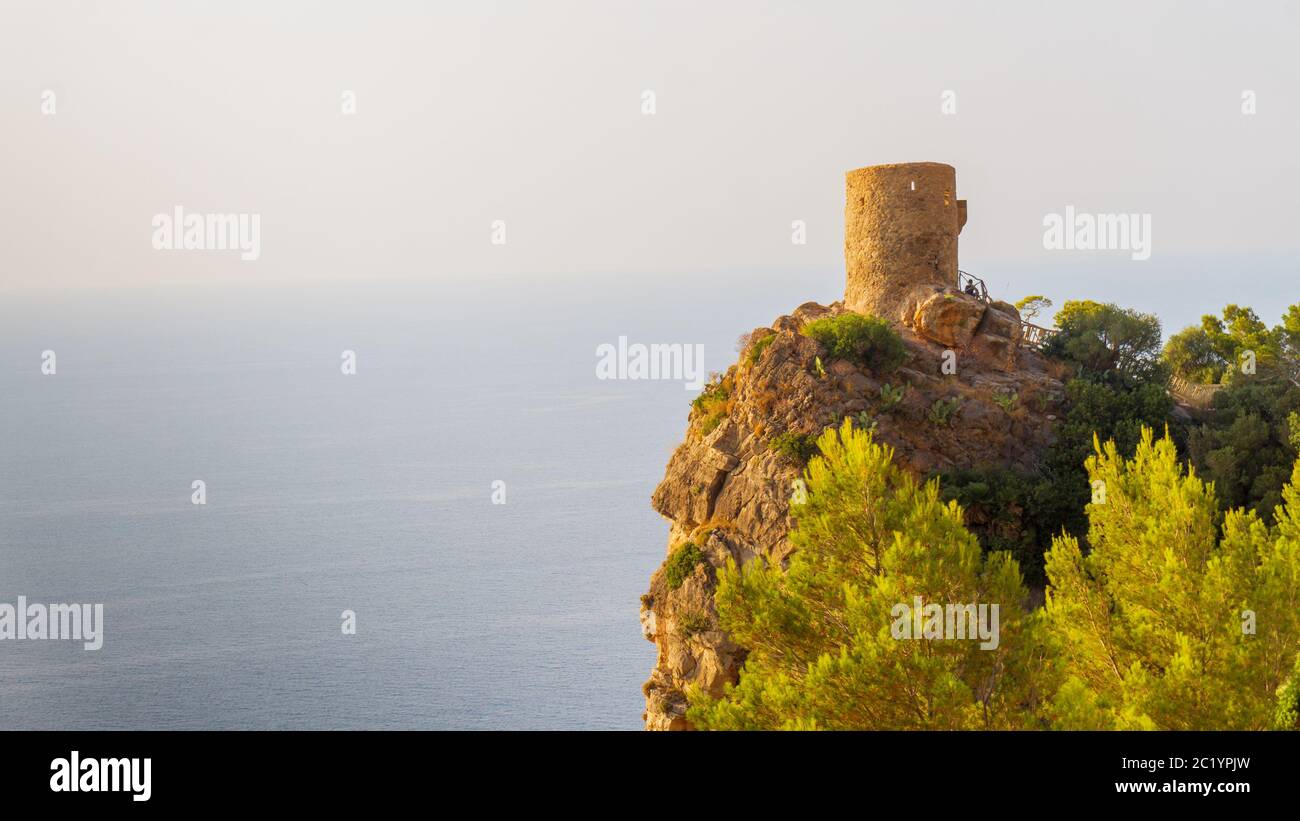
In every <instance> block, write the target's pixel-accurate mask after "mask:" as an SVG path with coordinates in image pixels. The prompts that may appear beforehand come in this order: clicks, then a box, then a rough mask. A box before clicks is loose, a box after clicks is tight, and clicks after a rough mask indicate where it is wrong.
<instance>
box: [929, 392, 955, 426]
mask: <svg viewBox="0 0 1300 821" xmlns="http://www.w3.org/2000/svg"><path fill="white" fill-rule="evenodd" d="M960 407H961V399H959V398H958V397H956V396H954V397H951V398H949V399H936V400H934V404H933V405H931V406H930V413H929V414H928V418H929V420H930V424H931V425H937V426H939V427H947V426H948V425H951V424H952V418H953V414H955V413H956V412H957V409H958V408H960Z"/></svg>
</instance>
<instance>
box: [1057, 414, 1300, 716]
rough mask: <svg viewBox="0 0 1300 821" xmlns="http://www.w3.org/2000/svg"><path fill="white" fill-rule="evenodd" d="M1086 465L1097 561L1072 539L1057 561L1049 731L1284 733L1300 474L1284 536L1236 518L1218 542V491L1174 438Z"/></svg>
mask: <svg viewBox="0 0 1300 821" xmlns="http://www.w3.org/2000/svg"><path fill="white" fill-rule="evenodd" d="M1087 468H1088V474H1089V477H1090V479H1091V481H1092V483H1093V487H1094V489H1095V493H1094V502H1093V503H1092V504H1090V505H1088V508H1087V513H1088V519H1089V530H1088V541H1089V543H1090V545H1091V548H1092V549H1091V553H1089V554H1088V555H1087V556H1084V555H1083V551H1082V550H1081V549H1080V546H1079V543H1078V541H1077V540H1076V539H1074V538H1072V537H1069V536H1061V537H1058V538H1057V539H1056V540H1055V541H1054V543H1053V546H1052V549H1051V550H1050V551H1049V552H1048V555H1047V577H1048V584H1049V586H1048V590H1047V604H1046V608H1045V612H1044V622H1045V628H1046V633H1047V641H1048V642H1049V645H1050V650H1051V652H1052V653H1053V654H1054V655H1055V657H1056V663H1055V664H1054V665H1053V668H1052V672H1051V674H1050V676H1049V677H1048V678H1047V679H1046V680H1045V681H1044V686H1045V687H1048V688H1049V689H1052V690H1054V696H1053V697H1052V698H1051V699H1050V702H1049V704H1048V705H1047V710H1046V712H1047V716H1048V718H1049V720H1050V721H1051V722H1052V725H1053V726H1055V727H1058V728H1063V729H1112V728H1114V729H1264V728H1267V727H1269V726H1273V725H1275V724H1276V723H1277V721H1279V720H1280V719H1279V714H1280V713H1281V712H1282V708H1281V707H1280V706H1279V702H1280V701H1285V699H1284V692H1283V691H1285V689H1286V687H1287V684H1288V681H1290V682H1292V688H1293V689H1294V681H1295V679H1294V678H1293V666H1294V665H1295V664H1296V663H1297V662H1296V655H1297V654H1296V650H1297V642H1298V640H1300V490H1297V487H1300V463H1298V464H1297V466H1296V469H1295V472H1294V473H1293V476H1292V481H1291V484H1290V485H1289V486H1287V487H1286V488H1285V490H1284V491H1283V498H1284V503H1283V506H1282V507H1280V508H1279V510H1278V514H1277V520H1278V524H1277V526H1276V527H1274V528H1272V529H1270V528H1269V527H1267V526H1266V525H1265V524H1264V523H1263V522H1262V521H1261V520H1260V519H1259V517H1258V516H1257V515H1256V514H1255V513H1254V512H1245V511H1241V510H1231V511H1229V512H1228V513H1227V514H1225V515H1224V516H1223V517H1222V535H1221V536H1220V528H1219V518H1220V517H1219V514H1218V512H1217V511H1218V506H1217V502H1216V500H1215V497H1214V486H1213V485H1212V484H1210V485H1207V484H1205V483H1204V482H1202V481H1201V480H1200V479H1199V478H1197V477H1196V475H1195V473H1194V472H1188V471H1185V470H1184V468H1183V466H1182V464H1181V463H1180V462H1179V460H1178V457H1177V453H1176V450H1175V447H1174V444H1173V442H1172V441H1171V440H1170V439H1169V437H1168V434H1167V433H1166V435H1165V437H1164V438H1162V439H1160V440H1159V441H1154V437H1153V434H1152V432H1151V430H1150V429H1145V430H1143V432H1142V440H1141V442H1140V443H1139V445H1138V447H1137V452H1136V454H1135V456H1134V458H1133V459H1131V460H1126V459H1124V458H1122V457H1121V456H1120V455H1119V452H1118V449H1117V448H1116V447H1115V444H1114V443H1113V442H1111V443H1108V444H1107V445H1106V446H1105V447H1104V448H1102V447H1101V446H1100V445H1096V454H1095V455H1094V456H1092V457H1091V458H1089V460H1088V463H1087ZM1292 709H1294V702H1292ZM1293 723H1294V721H1293Z"/></svg>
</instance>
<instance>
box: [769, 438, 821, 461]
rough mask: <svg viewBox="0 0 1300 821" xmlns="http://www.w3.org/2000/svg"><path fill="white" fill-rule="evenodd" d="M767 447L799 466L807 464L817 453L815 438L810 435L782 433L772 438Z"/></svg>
mask: <svg viewBox="0 0 1300 821" xmlns="http://www.w3.org/2000/svg"><path fill="white" fill-rule="evenodd" d="M767 446H768V447H769V448H771V449H772V450H774V451H776V452H777V453H779V454H781V455H782V456H785V457H786V458H787V459H791V460H793V461H795V462H798V463H799V464H801V465H802V464H803V463H804V462H807V461H808V460H809V459H811V458H812V457H813V455H814V454H816V453H817V437H816V436H814V435H812V434H811V433H790V432H788V431H787V432H786V433H782V434H780V435H779V436H773V437H772V441H770V442H768V443H767Z"/></svg>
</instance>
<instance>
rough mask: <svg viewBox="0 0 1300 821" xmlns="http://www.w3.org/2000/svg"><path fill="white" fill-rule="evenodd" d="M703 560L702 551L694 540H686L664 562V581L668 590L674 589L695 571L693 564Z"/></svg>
mask: <svg viewBox="0 0 1300 821" xmlns="http://www.w3.org/2000/svg"><path fill="white" fill-rule="evenodd" d="M703 562H704V552H703V551H701V550H700V549H699V547H697V546H696V544H695V542H686V543H685V544H683V545H681V546H679V547H678V548H677V549H676V550H674V551H673V552H672V554H671V555H670V556H669V557H668V561H666V562H664V581H665V582H666V583H667V584H668V589H669V590H676V589H677V588H679V587H681V586H682V582H684V581H686V579H687V577H688V576H690V575H691V574H692V573H694V572H695V566H696V565H698V564H701V563H703Z"/></svg>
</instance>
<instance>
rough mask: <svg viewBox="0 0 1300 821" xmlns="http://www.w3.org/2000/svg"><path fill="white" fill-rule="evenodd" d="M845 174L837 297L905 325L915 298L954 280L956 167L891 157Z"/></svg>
mask: <svg viewBox="0 0 1300 821" xmlns="http://www.w3.org/2000/svg"><path fill="white" fill-rule="evenodd" d="M846 177H847V186H846V187H847V191H846V200H845V204H844V260H845V263H846V267H847V283H846V285H845V289H844V304H845V306H846V307H847V308H848V309H849V310H851V311H857V312H859V313H864V314H874V315H876V316H878V317H881V318H882V319H886V320H888V321H890V322H895V323H898V322H901V323H903V324H907V325H910V324H912V314H913V312H914V311H915V309H916V306H917V304H918V303H919V302H921V301H923V300H924V299H925V298H926V297H927V296H929V295H931V294H933V293H934V292H935V290H936V289H940V288H956V287H957V235H958V234H960V233H961V228H962V226H963V225H965V224H966V201H965V200H959V199H957V170H956V169H955V168H953V167H952V166H951V165H945V164H944V163H938V162H915V163H898V164H896V165H871V166H868V167H866V168H859V169H857V170H854V171H850V172H848V174H847V175H846Z"/></svg>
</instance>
